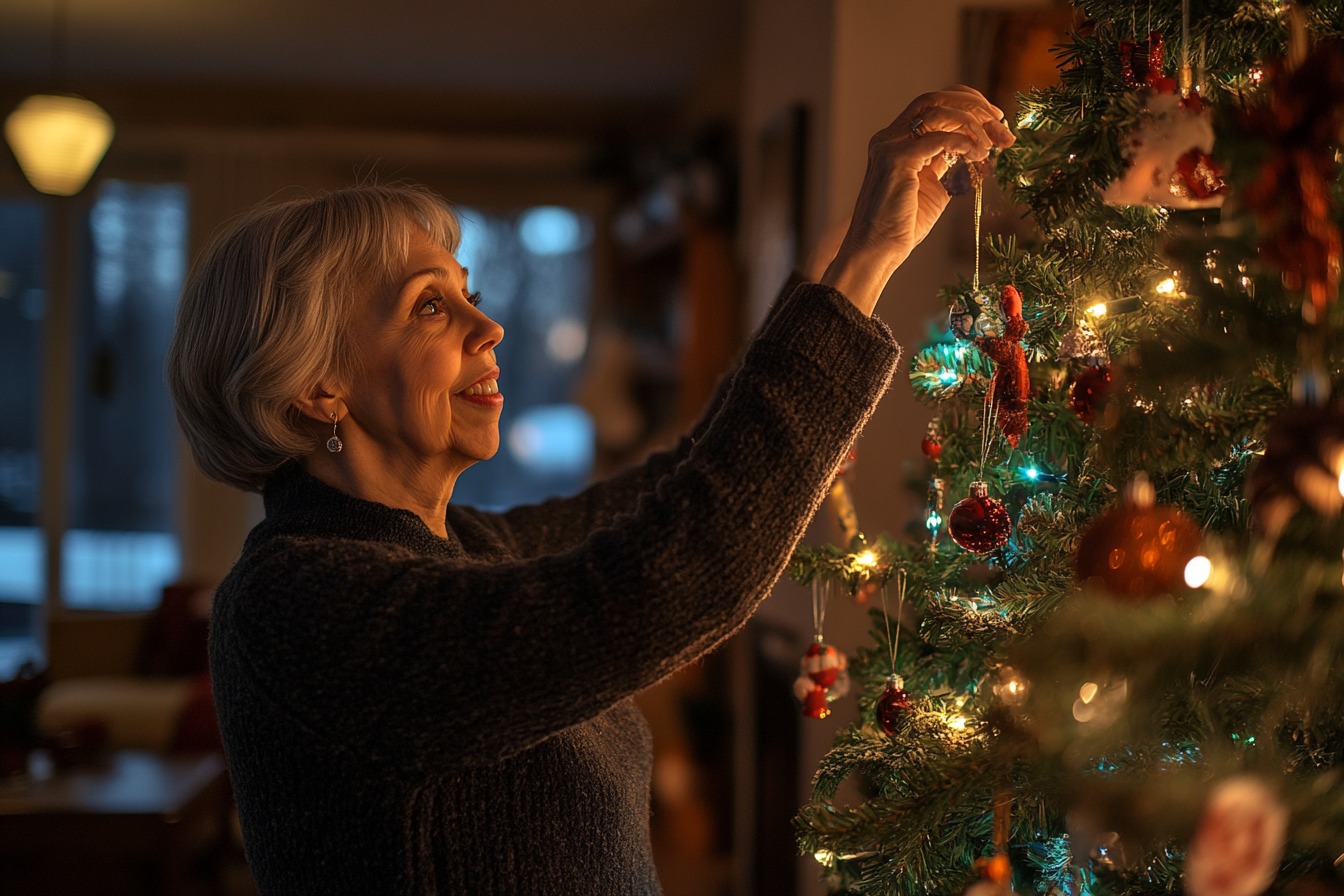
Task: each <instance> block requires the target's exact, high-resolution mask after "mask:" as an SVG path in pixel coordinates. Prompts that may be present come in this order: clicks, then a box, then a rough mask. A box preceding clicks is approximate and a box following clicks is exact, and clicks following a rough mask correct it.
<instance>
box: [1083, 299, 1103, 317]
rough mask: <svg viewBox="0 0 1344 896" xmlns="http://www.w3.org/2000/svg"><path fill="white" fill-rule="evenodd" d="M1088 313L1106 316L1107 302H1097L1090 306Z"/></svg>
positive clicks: (1094, 315)
mask: <svg viewBox="0 0 1344 896" xmlns="http://www.w3.org/2000/svg"><path fill="white" fill-rule="evenodd" d="M1087 313H1088V314H1090V315H1092V316H1093V317H1105V316H1106V303H1105V302H1098V303H1097V304H1095V305H1093V306H1091V307H1089V308H1088V309H1087Z"/></svg>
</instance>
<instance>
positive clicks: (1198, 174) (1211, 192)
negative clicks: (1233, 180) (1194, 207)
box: [1170, 147, 1227, 202]
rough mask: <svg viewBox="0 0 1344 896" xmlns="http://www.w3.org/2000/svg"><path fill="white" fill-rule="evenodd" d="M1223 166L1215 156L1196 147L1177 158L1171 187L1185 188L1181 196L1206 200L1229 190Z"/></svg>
mask: <svg viewBox="0 0 1344 896" xmlns="http://www.w3.org/2000/svg"><path fill="white" fill-rule="evenodd" d="M1224 174H1226V172H1225V171H1223V166H1222V165H1219V164H1218V163H1217V162H1215V161H1214V160H1213V156H1211V155H1209V154H1208V153H1206V152H1205V151H1204V150H1202V149H1200V148H1199V147H1195V148H1193V149H1191V150H1190V151H1188V152H1187V153H1185V155H1183V156H1181V157H1180V158H1179V159H1177V160H1176V176H1175V178H1174V179H1173V183H1172V184H1171V186H1170V189H1171V190H1172V191H1173V194H1174V193H1175V190H1176V187H1177V186H1178V185H1179V186H1181V187H1182V188H1183V190H1182V193H1181V198H1183V199H1190V200H1195V201H1198V202H1204V201H1205V200H1208V199H1213V198H1214V197H1216V196H1221V195H1222V194H1224V193H1226V192H1227V182H1226V181H1224V180H1223V175H1224Z"/></svg>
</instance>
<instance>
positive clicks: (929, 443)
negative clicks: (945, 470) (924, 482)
mask: <svg viewBox="0 0 1344 896" xmlns="http://www.w3.org/2000/svg"><path fill="white" fill-rule="evenodd" d="M919 450H920V451H923V452H924V456H925V457H927V458H928V459H929V460H937V459H938V456H939V455H941V454H942V453H943V443H942V442H940V441H938V440H937V439H936V438H934V437H933V436H925V437H924V440H923V441H922V442H920V443H919Z"/></svg>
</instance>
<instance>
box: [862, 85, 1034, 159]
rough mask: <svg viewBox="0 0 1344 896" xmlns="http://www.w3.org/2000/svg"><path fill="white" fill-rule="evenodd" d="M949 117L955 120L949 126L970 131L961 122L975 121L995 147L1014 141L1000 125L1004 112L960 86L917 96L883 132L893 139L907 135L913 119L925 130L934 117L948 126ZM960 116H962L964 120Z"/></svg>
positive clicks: (928, 128) (1001, 124)
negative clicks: (917, 120) (918, 121)
mask: <svg viewBox="0 0 1344 896" xmlns="http://www.w3.org/2000/svg"><path fill="white" fill-rule="evenodd" d="M951 116H956V117H957V118H956V123H955V124H949V125H948V126H949V127H961V126H966V127H967V128H968V130H970V129H971V126H969V125H964V124H963V122H964V121H965V120H969V121H971V122H974V125H975V126H977V127H979V129H980V130H981V131H983V132H984V133H985V135H986V136H987V137H988V138H989V139H990V141H992V143H993V144H994V145H996V146H1000V147H1007V146H1012V145H1013V143H1014V142H1016V138H1014V137H1013V134H1012V132H1011V131H1010V130H1008V127H1007V125H1005V124H1004V123H1003V118H1004V115H1003V110H1002V109H1000V108H999V107H998V106H995V105H994V104H993V103H991V102H990V101H989V100H987V99H985V98H984V96H983V95H982V94H981V93H980V92H979V91H978V90H975V89H973V88H970V87H966V86H964V85H960V84H958V85H955V86H953V87H949V88H948V89H947V90H937V91H933V92H931V93H926V94H923V95H922V96H919V97H916V98H915V100H914V102H912V103H911V104H910V105H909V107H907V108H906V110H905V111H904V112H902V113H901V115H900V117H899V118H897V119H896V120H895V121H894V122H892V123H891V125H890V127H888V128H887V129H886V130H885V131H884V133H887V134H890V135H891V136H893V137H895V136H907V135H910V134H911V133H912V131H911V129H910V124H911V122H913V121H914V120H915V119H916V118H918V119H920V120H921V122H922V124H923V129H924V130H932V129H933V128H934V124H933V122H934V119H935V118H941V119H943V120H944V122H945V123H947V122H949V121H950V117H951ZM961 116H965V119H963V118H962V117H961Z"/></svg>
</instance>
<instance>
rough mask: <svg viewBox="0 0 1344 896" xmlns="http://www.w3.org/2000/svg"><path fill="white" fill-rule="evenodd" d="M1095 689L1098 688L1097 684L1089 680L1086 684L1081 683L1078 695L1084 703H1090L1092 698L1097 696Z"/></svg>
mask: <svg viewBox="0 0 1344 896" xmlns="http://www.w3.org/2000/svg"><path fill="white" fill-rule="evenodd" d="M1097 690H1098V688H1097V686H1096V685H1095V684H1094V683H1092V682H1090V681H1089V682H1088V683H1087V684H1085V685H1083V686H1082V687H1081V688H1079V689H1078V697H1079V699H1080V700H1082V701H1083V702H1084V703H1091V702H1092V698H1093V697H1095V696H1097Z"/></svg>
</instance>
